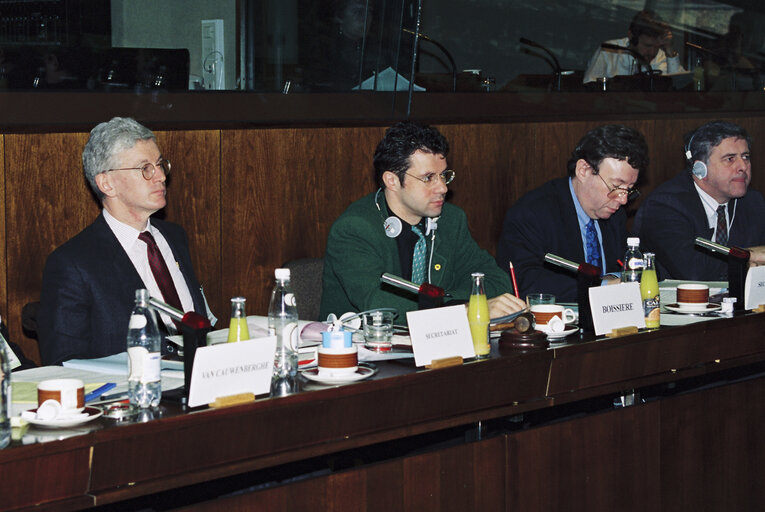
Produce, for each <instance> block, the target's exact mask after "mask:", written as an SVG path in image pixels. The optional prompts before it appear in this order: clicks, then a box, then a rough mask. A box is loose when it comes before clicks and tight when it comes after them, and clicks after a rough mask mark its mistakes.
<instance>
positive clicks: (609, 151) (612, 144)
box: [567, 124, 648, 176]
mask: <svg viewBox="0 0 765 512" xmlns="http://www.w3.org/2000/svg"><path fill="white" fill-rule="evenodd" d="M604 158H615V159H617V160H624V161H626V162H627V163H629V164H630V166H631V167H633V168H635V169H637V170H638V171H639V172H645V170H646V169H647V168H648V144H646V142H645V138H643V135H642V134H641V133H640V132H639V131H637V130H636V129H634V128H630V127H629V126H624V125H621V124H608V125H605V126H598V127H597V128H593V129H592V130H590V131H589V132H587V134H586V135H585V136H584V137H582V140H580V141H579V144H577V145H576V149H574V151H573V152H572V153H571V158H570V159H569V161H568V164H567V169H568V175H569V176H573V175H574V173H575V172H576V162H577V161H579V160H580V159H582V160H584V161H585V162H587V163H588V164H590V166H592V168H593V169H598V167H600V163H601V162H602V161H603V159H604Z"/></svg>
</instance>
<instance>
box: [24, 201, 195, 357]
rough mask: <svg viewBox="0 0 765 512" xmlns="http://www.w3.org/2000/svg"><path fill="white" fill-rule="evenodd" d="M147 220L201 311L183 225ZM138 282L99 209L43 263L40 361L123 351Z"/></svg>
mask: <svg viewBox="0 0 765 512" xmlns="http://www.w3.org/2000/svg"><path fill="white" fill-rule="evenodd" d="M151 224H152V226H154V227H155V228H157V229H158V230H159V231H160V232H161V233H162V235H163V236H164V237H165V239H166V240H167V242H168V244H169V245H170V248H171V249H172V251H173V255H174V256H175V259H176V261H177V263H178V265H179V267H180V269H181V272H182V273H183V275H184V277H185V278H186V284H187V285H188V287H189V291H190V292H191V297H192V299H193V301H194V310H195V311H196V312H197V313H199V314H201V315H205V316H206V311H205V309H206V308H205V304H204V298H203V297H202V292H201V290H200V286H199V282H198V281H197V278H196V276H195V275H194V268H193V267H192V264H191V255H190V254H189V244H188V239H187V238H186V233H185V231H184V230H183V228H181V227H180V226H178V225H177V224H172V223H169V222H164V221H161V220H158V219H152V220H151ZM139 288H145V286H144V284H143V281H142V280H141V278H140V276H139V275H138V272H137V271H136V270H135V267H134V266H133V263H132V262H131V261H130V258H128V255H127V254H126V253H125V251H124V249H123V248H122V246H121V245H120V243H119V241H118V240H117V237H116V236H114V233H113V232H112V230H111V229H110V228H109V225H108V224H107V223H106V220H105V219H104V217H103V214H102V215H99V216H98V218H97V219H96V220H95V222H93V224H91V225H90V226H88V227H87V228H85V229H84V230H82V231H81V232H80V233H79V234H77V235H76V236H75V237H74V238H72V239H71V240H69V241H67V242H66V243H64V244H63V245H61V246H60V247H59V248H58V249H56V250H55V251H53V252H52V253H51V255H50V256H48V260H47V261H46V263H45V270H44V271H43V282H42V291H41V293H40V309H39V310H38V319H37V325H38V334H39V344H40V357H41V359H42V362H43V364H46V365H48V364H60V363H61V362H62V361H66V360H68V359H73V358H95V357H104V356H108V355H112V354H117V353H119V352H123V351H125V350H126V345H125V343H126V339H127V326H128V320H129V319H130V313H131V311H132V310H133V306H134V304H135V291H136V289H139Z"/></svg>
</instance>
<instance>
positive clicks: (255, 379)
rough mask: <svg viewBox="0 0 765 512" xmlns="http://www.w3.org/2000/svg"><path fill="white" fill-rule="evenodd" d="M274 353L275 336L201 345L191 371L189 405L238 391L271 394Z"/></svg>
mask: <svg viewBox="0 0 765 512" xmlns="http://www.w3.org/2000/svg"><path fill="white" fill-rule="evenodd" d="M275 352H276V336H267V337H265V338H255V339H251V340H245V341H238V342H236V343H220V344H218V345H212V346H209V347H201V348H198V349H197V352H196V354H195V356H194V370H193V371H192V374H191V387H190V389H189V407H198V406H200V405H206V404H210V403H213V402H214V401H215V400H216V399H217V398H221V397H225V396H230V395H236V394H239V393H248V392H249V393H252V394H254V395H261V394H263V393H269V392H270V391H271V374H272V372H273V366H274V353H275Z"/></svg>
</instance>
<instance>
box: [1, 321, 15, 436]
mask: <svg viewBox="0 0 765 512" xmlns="http://www.w3.org/2000/svg"><path fill="white" fill-rule="evenodd" d="M11 403H12V402H11V364H10V362H9V359H8V352H6V351H5V342H4V341H3V337H2V336H0V448H5V447H6V446H8V444H10V442H11Z"/></svg>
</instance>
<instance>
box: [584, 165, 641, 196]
mask: <svg viewBox="0 0 765 512" xmlns="http://www.w3.org/2000/svg"><path fill="white" fill-rule="evenodd" d="M593 174H595V175H596V176H597V177H598V178H600V180H601V181H602V182H603V184H604V185H605V186H606V187H607V188H608V195H607V197H608V198H609V199H621V198H622V197H624V196H627V201H632V200H633V199H636V198H637V197H638V196H639V195H640V191H639V190H638V189H636V188H635V187H630V188H624V187H612V186H611V185H609V184H608V183H607V182H606V180H604V179H603V176H601V175H600V173H597V172H596V173H593Z"/></svg>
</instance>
